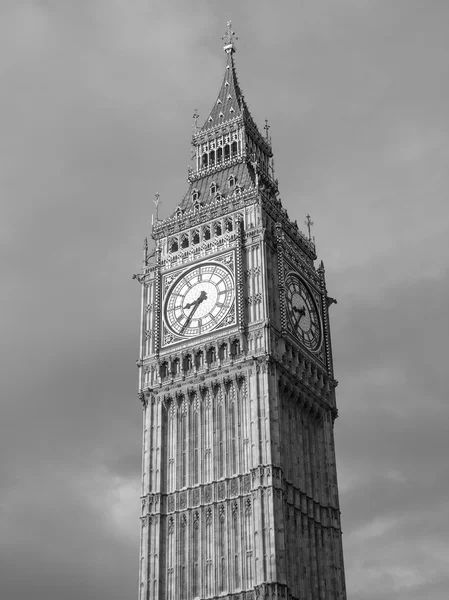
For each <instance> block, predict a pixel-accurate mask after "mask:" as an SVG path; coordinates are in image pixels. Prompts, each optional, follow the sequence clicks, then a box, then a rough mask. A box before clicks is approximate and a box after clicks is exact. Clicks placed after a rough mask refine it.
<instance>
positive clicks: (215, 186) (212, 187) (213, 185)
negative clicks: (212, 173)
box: [209, 181, 218, 196]
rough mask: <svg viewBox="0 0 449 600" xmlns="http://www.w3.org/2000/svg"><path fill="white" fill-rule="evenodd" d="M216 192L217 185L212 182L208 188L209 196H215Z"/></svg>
mask: <svg viewBox="0 0 449 600" xmlns="http://www.w3.org/2000/svg"><path fill="white" fill-rule="evenodd" d="M217 190H218V187H217V184H216V183H215V181H213V182H212V183H211V184H210V188H209V191H210V195H211V196H215V194H216V193H217Z"/></svg>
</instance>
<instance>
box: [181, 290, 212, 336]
mask: <svg viewBox="0 0 449 600" xmlns="http://www.w3.org/2000/svg"><path fill="white" fill-rule="evenodd" d="M206 298H207V294H206V292H205V291H204V290H203V291H202V292H201V294H200V295H199V296H198V298H197V299H196V300H195V301H194V302H190V303H189V304H186V305H185V306H184V308H190V307H191V306H193V308H192V311H191V312H190V314H189V316H188V317H187V321H186V322H185V323H184V325H183V327H182V329H181V332H180V333H181V334H182V333H184V331H185V329H186V328H187V327H188V325H189V323H190V321H191V320H192V317H193V315H194V314H195V311H196V309H197V308H198V306H199V305H200V304H201V302H202V301H203V300H206Z"/></svg>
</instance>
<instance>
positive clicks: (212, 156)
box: [209, 150, 215, 167]
mask: <svg viewBox="0 0 449 600" xmlns="http://www.w3.org/2000/svg"><path fill="white" fill-rule="evenodd" d="M214 164H215V150H211V151H210V152H209V167H213V166H214Z"/></svg>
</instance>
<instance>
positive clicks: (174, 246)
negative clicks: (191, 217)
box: [170, 239, 179, 252]
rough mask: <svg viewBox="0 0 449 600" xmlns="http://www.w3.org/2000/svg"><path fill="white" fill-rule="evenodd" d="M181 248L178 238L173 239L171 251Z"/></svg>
mask: <svg viewBox="0 0 449 600" xmlns="http://www.w3.org/2000/svg"><path fill="white" fill-rule="evenodd" d="M178 249H179V246H178V240H177V239H173V240H171V242H170V252H177V251H178Z"/></svg>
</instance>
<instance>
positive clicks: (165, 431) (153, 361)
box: [135, 23, 346, 600]
mask: <svg viewBox="0 0 449 600" xmlns="http://www.w3.org/2000/svg"><path fill="white" fill-rule="evenodd" d="M223 39H224V41H225V45H224V50H225V53H226V67H225V74H224V78H223V83H222V85H221V88H220V91H219V94H218V97H217V99H216V101H215V103H214V105H213V107H212V110H211V112H210V115H209V116H208V117H207V119H206V121H205V123H204V125H203V126H202V127H201V128H199V127H196V131H195V132H194V135H193V140H192V144H193V147H194V150H195V166H194V168H193V169H191V170H190V171H189V175H188V190H187V192H186V194H185V196H184V198H183V199H182V201H181V202H180V204H179V206H178V207H177V209H176V211H175V213H174V214H173V216H171V217H170V218H167V219H165V220H159V219H158V218H157V219H156V221H155V222H154V224H153V229H152V238H153V240H154V251H153V252H151V253H149V251H148V246H147V243H146V242H145V246H144V257H143V267H142V273H141V274H139V275H136V276H135V277H136V278H137V279H138V280H139V281H140V283H141V287H142V310H141V337H140V358H139V361H138V366H139V386H140V391H139V396H140V399H141V401H142V404H143V430H144V433H143V466H142V518H141V526H142V529H141V548H140V552H141V555H140V556H141V561H140V575H139V576H140V581H139V584H140V595H139V600H195V599H201V600H203V599H204V600H205V599H210V598H223V599H229V600H230V599H231V598H232V599H233V600H237V599H238V600H244V599H245V600H257V599H261V600H262V599H270V600H271V599H275V598H276V599H280V598H283V599H286V600H312V599H320V600H324V599H329V600H330V599H332V600H334V599H336V598H339V599H344V598H346V593H345V581H344V568H343V553H342V540H341V528H340V511H339V503H338V488H337V474H336V464H335V452H334V437H333V425H334V420H335V418H336V416H337V409H336V405H335V387H336V385H337V382H336V381H335V379H334V375H333V369H332V352H331V340H330V330H329V314H328V308H329V305H330V304H331V303H332V302H333V300H332V299H331V298H330V297H329V296H328V295H327V291H326V284H325V275H324V266H323V263H322V262H321V263H320V266H319V267H318V268H315V266H314V261H315V260H316V253H315V245H314V243H313V241H312V240H311V237H310V227H309V234H308V235H304V234H303V233H301V232H300V231H299V229H298V226H297V225H296V222H294V223H293V222H292V221H291V220H290V218H289V216H288V214H287V211H286V210H285V209H284V208H283V207H282V203H281V200H280V199H279V197H278V182H277V181H276V180H275V179H274V177H273V169H272V150H271V142H270V139H269V136H268V127H266V128H265V129H266V134H265V135H262V134H261V133H260V132H259V130H258V128H257V126H256V124H255V122H254V120H253V119H252V117H251V114H250V112H249V110H248V107H247V104H246V102H245V99H244V97H243V94H242V92H241V89H240V86H239V83H238V81H237V75H236V70H235V64H234V52H235V46H234V34H233V32H232V31H231V26H230V23H228V30H227V32H226V34H225V37H224V38H223Z"/></svg>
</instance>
